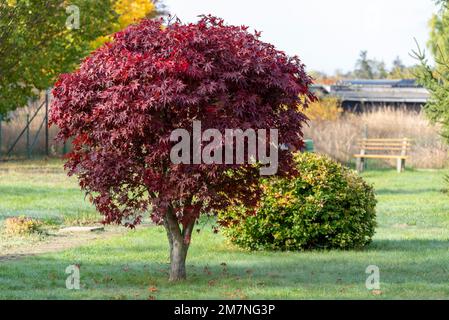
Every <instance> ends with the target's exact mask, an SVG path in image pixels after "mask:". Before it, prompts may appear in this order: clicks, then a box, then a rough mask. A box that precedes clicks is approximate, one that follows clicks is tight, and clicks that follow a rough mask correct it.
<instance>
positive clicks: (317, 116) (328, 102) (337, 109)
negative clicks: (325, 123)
mask: <svg viewBox="0 0 449 320" xmlns="http://www.w3.org/2000/svg"><path fill="white" fill-rule="evenodd" d="M303 112H304V114H305V115H306V116H307V117H308V118H309V119H310V120H330V121H334V120H337V119H338V118H339V117H340V115H341V113H342V112H343V109H342V108H341V102H340V100H339V99H338V98H336V97H324V98H320V99H318V100H317V101H314V102H312V103H310V104H309V107H308V108H307V109H305V110H304V111H303Z"/></svg>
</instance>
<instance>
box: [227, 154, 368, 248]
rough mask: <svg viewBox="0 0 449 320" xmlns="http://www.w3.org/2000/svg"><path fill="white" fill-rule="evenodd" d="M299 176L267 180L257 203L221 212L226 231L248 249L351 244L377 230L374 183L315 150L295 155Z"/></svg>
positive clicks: (356, 244) (356, 245)
mask: <svg viewBox="0 0 449 320" xmlns="http://www.w3.org/2000/svg"><path fill="white" fill-rule="evenodd" d="M295 161H296V163H297V168H298V171H299V177H297V178H294V179H278V178H271V179H266V180H264V181H263V182H262V183H263V186H262V187H263V190H264V191H263V195H262V199H261V202H260V204H259V206H258V208H256V209H254V208H245V207H242V206H240V207H239V206H237V207H233V208H230V209H229V210H227V211H226V212H222V213H220V214H219V223H220V224H221V225H222V226H223V227H224V228H223V232H224V234H225V235H226V236H227V237H228V238H229V239H230V240H231V242H233V243H235V244H237V245H238V246H240V247H243V248H248V249H272V250H305V249H331V248H339V249H350V248H359V247H363V246H364V245H366V244H368V243H369V242H370V241H371V238H372V236H373V234H374V228H375V226H376V222H375V217H376V213H375V206H376V199H375V195H374V191H373V187H372V186H370V185H368V184H367V183H366V182H365V181H364V180H363V179H362V178H361V177H359V176H358V175H357V174H356V173H355V172H354V171H352V170H350V169H348V168H346V167H343V166H342V165H341V164H339V163H337V162H335V161H333V160H331V159H330V158H328V157H326V156H322V155H317V154H313V153H301V154H297V155H296V157H295Z"/></svg>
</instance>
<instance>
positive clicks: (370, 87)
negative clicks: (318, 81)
mask: <svg viewBox="0 0 449 320" xmlns="http://www.w3.org/2000/svg"><path fill="white" fill-rule="evenodd" d="M314 89H315V90H316V91H321V93H324V95H327V94H328V95H333V96H336V97H338V98H340V99H341V100H342V101H343V102H344V101H353V102H368V103H370V102H374V103H386V104H388V103H418V104H424V103H426V102H427V100H428V99H429V92H428V90H427V89H425V88H423V87H421V86H419V85H418V84H417V83H416V80H415V79H402V80H388V79H382V80H345V81H341V82H339V83H338V84H337V85H333V86H330V87H327V86H319V85H316V86H315V88H314ZM324 89H327V90H324Z"/></svg>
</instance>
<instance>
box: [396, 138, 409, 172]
mask: <svg viewBox="0 0 449 320" xmlns="http://www.w3.org/2000/svg"><path fill="white" fill-rule="evenodd" d="M407 144H408V140H407V138H404V139H403V140H402V150H401V157H405V156H407ZM397 170H398V172H399V173H401V172H403V171H404V170H405V158H398V160H397Z"/></svg>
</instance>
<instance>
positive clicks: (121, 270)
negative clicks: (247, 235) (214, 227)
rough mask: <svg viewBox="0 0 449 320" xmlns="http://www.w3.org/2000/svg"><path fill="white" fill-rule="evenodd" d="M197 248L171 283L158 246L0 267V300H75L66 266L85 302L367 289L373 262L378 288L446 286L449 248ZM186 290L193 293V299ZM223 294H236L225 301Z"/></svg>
mask: <svg viewBox="0 0 449 320" xmlns="http://www.w3.org/2000/svg"><path fill="white" fill-rule="evenodd" d="M92 249H93V251H91V250H92ZM203 249H204V248H202V246H199V247H198V248H196V249H195V250H192V251H191V252H190V253H189V257H188V260H187V271H188V280H187V281H184V282H181V283H175V284H173V283H169V282H168V281H167V277H168V270H169V265H168V255H166V254H165V253H166V250H167V248H166V246H165V245H164V244H162V243H160V244H153V245H151V244H150V245H143V244H129V245H128V246H127V247H126V248H123V247H120V246H115V245H114V246H108V247H101V248H99V249H98V248H89V247H86V248H81V249H73V250H71V251H70V252H68V253H66V254H63V255H61V254H54V255H44V256H37V257H32V258H31V257H30V258H25V259H20V260H16V261H9V262H0V279H2V281H1V282H0V297H2V296H6V297H16V298H17V297H19V298H20V296H21V294H22V292H23V293H24V294H25V293H26V295H33V292H35V293H36V294H37V298H39V297H41V298H42V297H44V298H47V297H57V298H69V299H70V298H74V296H73V293H71V292H69V291H68V290H63V289H64V287H65V279H66V277H67V274H65V268H66V267H67V266H69V265H74V264H76V265H80V270H81V277H82V285H83V289H84V291H83V290H81V291H82V292H80V293H77V294H79V295H80V296H81V297H89V298H101V297H111V295H114V294H117V295H124V296H120V297H119V298H132V297H131V296H129V295H130V294H131V293H130V292H133V290H134V291H135V290H138V291H139V290H140V291H141V292H143V294H145V293H146V294H148V287H149V286H150V287H151V286H154V287H157V290H158V292H157V293H156V292H155V293H154V295H159V293H161V294H162V298H168V297H171V296H170V295H171V294H173V295H174V296H173V298H183V297H184V298H187V297H190V298H193V299H194V298H195V297H196V296H198V297H200V298H212V299H214V298H242V297H243V296H239V294H240V293H238V292H239V290H246V289H249V291H252V290H255V291H257V292H258V293H257V294H256V293H254V294H255V295H256V296H258V297H263V298H276V297H278V296H277V293H276V292H279V291H282V292H284V293H285V294H288V292H289V290H290V291H291V292H293V291H294V290H298V288H301V287H304V286H305V287H307V288H314V290H315V289H316V290H320V288H323V289H324V288H326V289H327V290H339V289H338V288H342V287H345V286H346V287H348V286H349V287H350V288H351V287H352V288H359V287H360V288H359V289H360V290H365V288H364V283H365V280H366V277H367V275H366V273H365V270H366V268H367V266H369V265H371V264H374V265H377V266H379V268H380V270H381V273H382V282H383V283H385V284H389V285H392V284H397V285H403V284H406V283H409V282H410V283H412V282H416V283H422V284H425V285H432V284H435V285H438V286H440V285H447V279H448V276H449V268H448V267H447V249H448V242H447V241H442V240H378V241H375V242H373V243H372V244H371V245H370V246H369V247H367V248H366V249H365V250H361V251H337V250H333V251H311V252H267V251H260V252H251V253H250V252H245V251H239V250H233V249H229V251H228V252H226V251H224V250H217V251H215V252H211V251H210V250H209V252H204V250H203ZM428 250H429V251H428ZM155 251H156V252H155ZM154 254H156V255H154ZM177 288H178V289H179V288H181V289H182V290H185V293H182V292H181V293H180V292H179V291H177ZM55 290H56V291H55ZM58 290H59V291H58ZM191 290H194V291H196V293H195V295H193V296H192V295H191V292H192V291H191ZM264 290H265V291H264ZM351 290H352V289H351ZM226 292H234V293H235V292H237V293H235V294H236V296H235V297H232V296H230V297H228V296H226ZM183 294H184V295H185V296H182V295H183ZM179 295H181V296H179ZM27 297H28V296H27ZM33 297H35V296H33ZM243 298H245V297H243Z"/></svg>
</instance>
